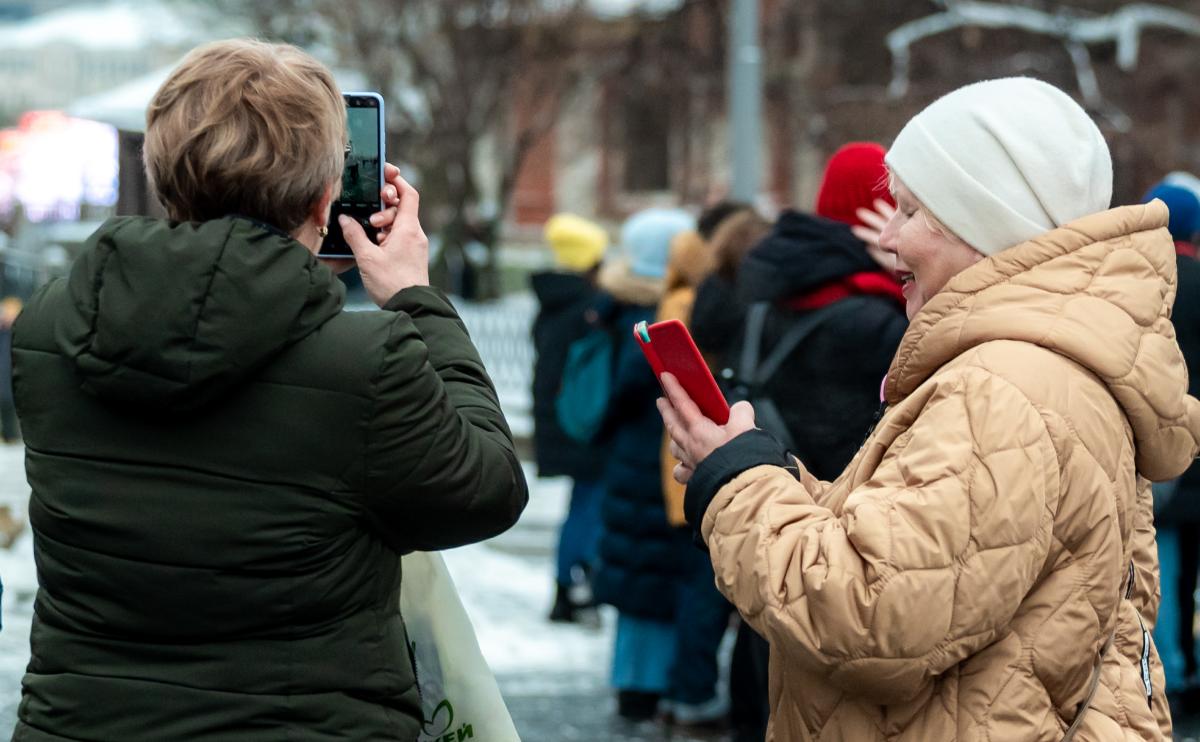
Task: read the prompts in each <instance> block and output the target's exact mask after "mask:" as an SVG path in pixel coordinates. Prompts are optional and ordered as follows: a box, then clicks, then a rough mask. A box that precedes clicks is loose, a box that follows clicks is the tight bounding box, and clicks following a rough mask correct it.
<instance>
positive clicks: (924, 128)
mask: <svg viewBox="0 0 1200 742" xmlns="http://www.w3.org/2000/svg"><path fill="white" fill-rule="evenodd" d="M885 161H886V162H887V165H888V167H889V168H890V169H891V171H892V173H893V174H894V175H895V176H896V177H897V178H899V179H900V181H901V182H902V183H904V185H906V186H907V187H908V189H909V190H910V191H912V193H913V195H914V196H916V197H917V199H918V200H919V201H920V202H921V203H922V204H924V206H925V208H927V209H928V210H929V211H930V213H932V214H933V215H934V216H935V217H937V219H938V221H940V222H941V223H942V224H944V225H946V227H947V228H948V229H949V230H950V231H952V232H953V233H954V234H956V235H958V236H959V237H961V238H962V239H963V240H964V241H965V242H966V243H967V244H968V245H970V246H971V247H973V248H975V249H976V250H978V251H979V252H981V253H983V254H984V255H994V254H996V253H998V252H1000V251H1001V250H1005V249H1007V248H1010V247H1013V246H1014V245H1018V244H1020V243H1022V242H1025V241H1026V240H1029V239H1032V238H1034V237H1037V236H1038V235H1040V234H1042V233H1043V232H1048V231H1049V230H1051V229H1054V228H1056V227H1060V226H1062V225H1064V224H1066V223H1068V222H1070V221H1073V220H1075V219H1078V218H1080V217H1082V216H1087V215H1088V214H1093V213H1095V212H1097V211H1104V210H1105V209H1107V208H1108V207H1109V202H1110V201H1111V200H1112V157H1111V156H1110V155H1109V153H1108V145H1107V144H1106V143H1105V142H1104V137H1103V135H1101V134H1100V130H1099V129H1098V128H1097V127H1096V124H1095V123H1094V122H1093V121H1092V119H1091V118H1090V117H1089V116H1088V115H1087V113H1086V112H1085V111H1084V110H1083V108H1081V107H1080V106H1079V104H1078V103H1076V102H1075V101H1074V100H1072V98H1071V97H1070V96H1069V95H1067V94H1066V93H1064V92H1063V91H1061V90H1059V89H1058V88H1056V87H1054V86H1053V85H1049V84H1047V83H1044V82H1041V81H1040V80H1034V79H1032V78H1028V77H1008V78H1004V79H1001V80H987V81H984V82H978V83H975V84H973V85H967V86H966V87H962V88H959V89H958V90H955V91H954V92H952V93H949V94H947V95H945V96H943V97H941V98H939V99H938V100H936V101H934V102H933V103H931V104H930V105H929V106H928V107H927V108H926V109H925V110H924V111H921V112H920V113H918V114H917V115H916V116H915V117H913V119H912V120H911V121H909V122H908V123H907V124H906V125H905V126H904V129H902V130H901V131H900V135H899V136H897V137H896V141H895V143H894V144H893V145H892V148H891V149H890V150H889V151H888V153H887V157H886V158H885Z"/></svg>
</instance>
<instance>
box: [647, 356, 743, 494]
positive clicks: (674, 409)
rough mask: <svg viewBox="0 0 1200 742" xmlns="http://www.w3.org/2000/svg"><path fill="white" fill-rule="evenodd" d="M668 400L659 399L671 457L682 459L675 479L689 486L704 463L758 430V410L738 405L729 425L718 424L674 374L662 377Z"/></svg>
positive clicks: (730, 416) (731, 415) (731, 409)
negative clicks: (722, 448) (704, 411)
mask: <svg viewBox="0 0 1200 742" xmlns="http://www.w3.org/2000/svg"><path fill="white" fill-rule="evenodd" d="M661 378H662V385H663V390H664V391H665V392H666V393H667V396H666V397H665V398H660V399H659V400H658V412H659V414H661V415H662V419H663V423H664V424H665V425H666V426H667V435H669V436H670V437H671V455H672V456H674V457H675V458H677V459H679V462H680V463H679V464H677V465H676V466H675V472H674V476H675V480H676V481H677V482H679V483H680V484H687V483H688V480H689V479H691V478H692V474H693V472H695V470H696V467H697V466H699V465H700V462H701V461H703V460H704V459H706V458H708V456H709V455H710V454H711V453H712V452H713V451H715V450H717V449H718V448H720V447H721V446H723V445H725V444H726V443H728V442H729V441H731V440H733V439H734V438H737V437H738V436H739V435H741V434H742V433H745V432H748V431H751V430H754V408H753V407H752V406H751V405H750V403H749V402H738V403H737V404H735V405H734V406H733V407H731V408H730V409H729V422H727V423H725V424H724V425H717V424H716V423H715V422H713V421H712V420H709V419H708V418H707V417H705V416H704V413H702V412H700V408H699V407H697V406H696V403H695V402H693V401H692V398H691V397H689V396H688V393H687V392H686V391H684V389H683V387H682V386H680V384H679V381H678V380H677V379H676V378H675V377H674V376H672V375H671V374H663V375H662V377H661Z"/></svg>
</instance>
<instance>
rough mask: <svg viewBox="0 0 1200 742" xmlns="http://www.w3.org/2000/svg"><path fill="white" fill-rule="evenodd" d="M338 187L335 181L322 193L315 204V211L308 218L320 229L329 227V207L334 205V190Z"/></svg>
mask: <svg viewBox="0 0 1200 742" xmlns="http://www.w3.org/2000/svg"><path fill="white" fill-rule="evenodd" d="M338 185H339V183H338V181H333V182H331V183H330V184H329V185H327V186H325V190H324V191H322V192H321V197H320V198H318V199H317V202H316V203H315V204H313V209H312V211H311V212H310V213H309V215H308V217H309V218H310V219H312V222H313V224H315V225H317V226H318V227H327V226H329V207H330V206H332V205H333V199H334V190H335V189H336V188H337V186H338Z"/></svg>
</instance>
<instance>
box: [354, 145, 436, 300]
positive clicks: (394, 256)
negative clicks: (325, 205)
mask: <svg viewBox="0 0 1200 742" xmlns="http://www.w3.org/2000/svg"><path fill="white" fill-rule="evenodd" d="M384 179H385V181H386V182H385V185H384V187H383V192H382V196H383V203H384V209H383V211H379V212H376V213H375V214H372V215H371V226H372V227H374V228H376V229H377V230H379V232H378V234H377V239H378V241H379V244H375V243H374V242H372V241H371V240H370V239H368V238H367V235H366V233H365V232H363V229H362V227H361V226H360V225H359V224H358V222H356V221H355V220H353V219H351V218H349V217H347V216H342V217H339V223H340V224H341V226H342V233H343V234H344V235H345V236H346V242H347V244H349V245H350V249H351V250H352V251H353V252H354V259H355V260H356V261H357V263H358V271H359V273H360V274H361V275H362V281H363V288H365V289H366V290H367V295H368V296H370V297H371V301H373V302H375V303H376V304H377V305H379V306H381V307H382V306H383V305H384V304H386V303H387V302H388V300H390V299H391V298H392V297H393V296H395V295H396V294H397V293H399V292H400V291H401V290H402V289H406V288H409V287H410V286H428V285H429V238H428V237H426V236H425V231H424V230H423V229H422V228H421V220H420V218H419V216H418V209H419V206H420V201H421V197H420V194H418V193H417V191H416V189H415V188H413V187H412V186H411V185H409V184H408V181H406V180H405V179H404V178H403V177H402V176H401V175H400V169H399V168H397V167H396V166H395V165H391V164H388V165H387V166H386V167H385V168H384Z"/></svg>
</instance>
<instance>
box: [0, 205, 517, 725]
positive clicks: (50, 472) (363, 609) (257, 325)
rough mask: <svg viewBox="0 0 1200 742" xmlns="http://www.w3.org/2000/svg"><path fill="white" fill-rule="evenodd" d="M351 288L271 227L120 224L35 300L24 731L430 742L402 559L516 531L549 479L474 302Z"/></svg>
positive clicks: (22, 342) (420, 291)
mask: <svg viewBox="0 0 1200 742" xmlns="http://www.w3.org/2000/svg"><path fill="white" fill-rule="evenodd" d="M342 299H343V292H342V289H341V284H340V283H339V282H338V281H337V280H336V279H335V278H334V277H333V276H332V274H331V273H330V272H329V271H328V270H327V269H326V268H325V267H324V266H322V265H320V264H319V263H318V262H317V261H316V260H315V259H314V258H312V256H311V255H310V254H309V253H308V252H307V251H306V250H305V249H304V247H303V246H302V245H300V244H299V243H297V242H295V241H294V240H292V239H290V238H288V237H286V236H285V235H282V234H279V233H275V232H272V231H270V230H269V229H268V228H264V227H262V226H260V225H257V224H255V223H253V222H251V221H248V220H244V219H236V218H228V219H220V220H215V221H211V222H205V223H201V224H175V223H169V222H165V221H159V220H152V219H143V218H119V219H113V220H110V221H109V222H107V223H106V224H105V225H104V226H103V227H101V229H100V230H99V231H98V232H97V233H96V234H95V235H94V236H93V237H92V238H91V242H90V244H89V246H88V248H87V251H86V252H85V253H84V255H83V256H82V257H81V258H80V259H79V261H78V262H77V263H76V265H75V267H74V269H73V270H72V272H71V275H70V277H69V278H68V279H66V280H61V281H57V282H55V283H52V284H50V285H49V286H47V287H46V288H45V289H44V290H43V291H42V292H41V293H40V294H39V295H38V296H36V297H35V298H34V299H33V300H32V301H31V302H30V304H29V306H28V307H27V308H26V310H25V311H24V313H23V314H22V315H21V318H20V320H19V321H18V323H17V326H16V329H15V339H14V363H15V383H16V398H17V408H18V412H19V414H20V416H21V422H22V425H23V429H24V433H25V438H26V444H27V453H26V466H27V475H28V478H29V484H30V486H31V488H32V501H31V503H30V520H31V522H32V525H33V529H34V536H35V550H36V556H37V567H38V579H39V583H40V589H39V591H38V596H37V602H36V605H35V608H36V615H35V618H34V624H33V633H32V636H31V644H32V659H31V660H30V663H29V669H28V672H27V674H26V675H25V678H24V683H23V685H24V688H23V697H22V700H21V705H20V710H19V718H20V721H19V723H18V726H17V729H16V731H15V733H14V736H13V739H15V740H67V739H70V740H121V741H122V742H127V741H129V740H254V741H255V742H260V741H262V740H334V739H337V740H413V739H416V736H417V732H418V729H419V725H420V722H419V717H420V712H419V700H418V696H417V690H416V687H415V684H414V679H413V671H412V665H411V660H410V657H409V652H408V647H407V644H406V641H405V632H404V625H403V623H402V621H401V617H400V614H399V611H398V591H399V588H400V554H401V553H403V552H406V551H410V550H414V549H423V550H432V549H441V548H446V547H451V546H456V545H460V544H465V543H469V542H472V541H478V540H481V539H484V538H487V537H489V536H492V535H495V534H497V533H500V532H501V531H503V530H505V529H506V528H508V527H509V526H511V525H512V524H513V523H514V522H515V521H516V519H517V516H518V515H519V514H520V512H521V510H522V508H523V507H524V506H525V502H526V499H527V490H526V485H525V480H524V477H523V475H522V473H521V468H520V466H519V464H518V462H517V459H516V456H515V455H514V453H513V446H512V439H511V435H510V433H509V430H508V427H507V425H506V424H505V421H504V418H503V416H502V415H501V412H500V406H499V403H498V402H497V399H496V394H495V391H494V389H493V387H492V385H491V382H490V381H489V379H488V376H487V374H486V373H485V371H484V369H483V365H482V363H481V362H480V360H479V356H478V355H477V353H476V351H475V349H474V347H473V346H472V345H471V341H470V339H469V338H468V337H467V333H466V331H465V329H464V328H463V326H462V324H461V322H460V321H459V319H458V316H457V315H456V314H455V311H454V309H453V307H451V306H450V304H449V303H448V302H447V301H446V300H445V299H444V298H443V297H442V296H441V295H440V294H439V293H438V292H436V291H434V290H432V289H429V288H411V289H406V290H404V291H402V292H400V293H399V294H397V295H396V297H395V298H393V299H392V301H391V302H390V303H389V304H388V306H387V308H386V310H385V311H373V312H342Z"/></svg>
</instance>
